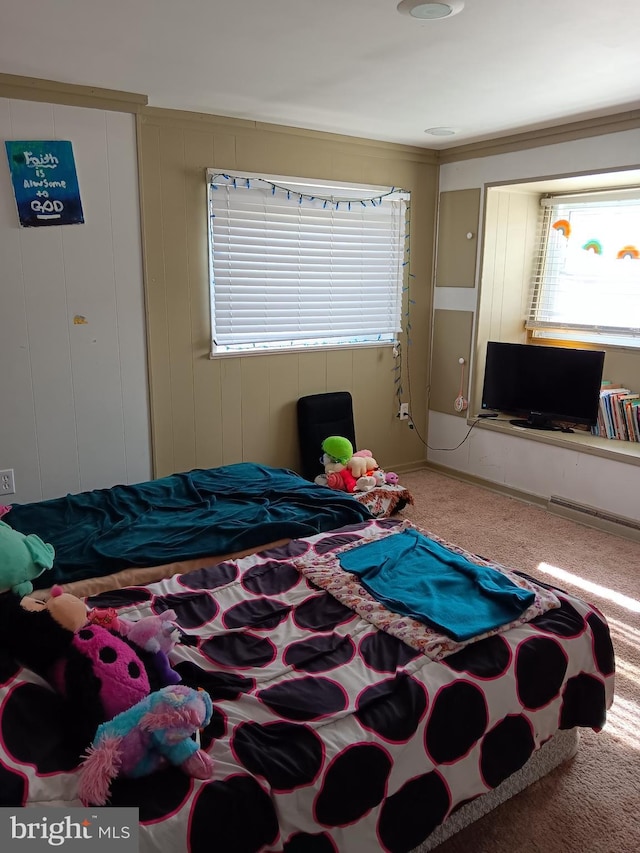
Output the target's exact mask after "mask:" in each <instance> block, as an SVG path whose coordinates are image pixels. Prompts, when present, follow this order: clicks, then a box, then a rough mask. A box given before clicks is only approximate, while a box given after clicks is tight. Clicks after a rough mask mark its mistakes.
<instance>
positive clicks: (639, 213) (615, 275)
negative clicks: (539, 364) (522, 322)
mask: <svg viewBox="0 0 640 853" xmlns="http://www.w3.org/2000/svg"><path fill="white" fill-rule="evenodd" d="M541 205H542V208H541V217H540V239H539V242H538V246H539V251H538V256H537V259H536V266H535V272H534V277H533V282H532V297H531V304H530V312H529V317H528V320H527V323H526V325H527V328H528V329H532V330H534V335H538V336H545V337H556V338H564V339H568V340H575V341H595V342H598V343H601V344H606V343H609V344H620V345H627V346H640V192H639V191H638V189H634V190H632V191H625V190H621V191H615V192H614V191H611V192H601V193H590V194H588V195H576V196H557V197H555V198H543V199H542V200H541Z"/></svg>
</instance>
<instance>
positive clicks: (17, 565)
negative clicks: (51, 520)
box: [0, 521, 55, 596]
mask: <svg viewBox="0 0 640 853" xmlns="http://www.w3.org/2000/svg"><path fill="white" fill-rule="evenodd" d="M54 555H55V551H54V549H53V545H49V544H48V543H46V542H43V541H42V539H41V538H40V537H39V536H36V535H35V533H30V534H29V535H28V536H25V535H24V533H19V532H18V531H17V530H14V529H13V528H12V527H9V525H8V524H5V522H4V521H0V592H5V591H6V590H11V591H12V592H15V593H16V595H20V596H24V595H29V593H30V592H33V584H32V583H31V581H32V579H33V578H37V577H39V576H40V575H41V574H42V573H43V572H44V571H46V570H47V569H50V568H51V567H52V566H53V557H54Z"/></svg>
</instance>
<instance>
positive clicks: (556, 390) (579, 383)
mask: <svg viewBox="0 0 640 853" xmlns="http://www.w3.org/2000/svg"><path fill="white" fill-rule="evenodd" d="M604 355H605V354H604V352H602V351H600V350H587V349H575V348H567V347H546V346H537V345H533V344H510V343H503V342H501V341H489V343H488V344H487V359H486V363H485V368H484V386H483V389H482V409H483V411H491V410H493V411H497V412H503V413H505V414H513V415H519V416H520V417H518V418H516V419H514V420H512V421H511V423H512V424H514V425H516V426H522V427H530V428H532V429H559V430H563V431H564V432H571V431H572V430H571V427H570V426H568V424H584V425H586V426H593V425H594V424H595V423H596V422H597V420H598V404H599V400H600V387H601V383H602V369H603V366H604Z"/></svg>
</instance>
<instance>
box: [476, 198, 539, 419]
mask: <svg viewBox="0 0 640 853" xmlns="http://www.w3.org/2000/svg"><path fill="white" fill-rule="evenodd" d="M485 199H486V201H485V221H484V242H483V264H482V274H481V280H480V294H481V296H480V300H479V308H478V319H477V323H478V328H477V333H476V342H475V352H474V362H473V383H472V389H473V390H472V392H471V397H472V402H473V409H474V411H480V404H481V401H482V400H481V398H482V384H483V381H484V362H485V357H486V348H487V341H491V340H493V341H511V342H513V343H524V342H525V341H526V330H525V327H524V322H525V318H526V314H527V310H528V300H529V287H530V281H531V275H532V272H533V263H534V255H535V250H536V235H537V227H538V212H539V209H540V207H539V194H537V193H531V192H528V193H527V192H518V191H509V190H507V189H503V188H491V187H489V188H488V189H487V191H486V195H485Z"/></svg>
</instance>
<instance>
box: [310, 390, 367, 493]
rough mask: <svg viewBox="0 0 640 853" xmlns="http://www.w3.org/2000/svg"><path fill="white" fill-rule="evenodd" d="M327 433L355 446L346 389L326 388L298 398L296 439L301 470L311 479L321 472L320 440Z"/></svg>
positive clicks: (351, 416)
mask: <svg viewBox="0 0 640 853" xmlns="http://www.w3.org/2000/svg"><path fill="white" fill-rule="evenodd" d="M330 435H341V436H342V437H343V438H348V439H349V441H350V442H351V444H352V445H353V447H354V449H355V448H356V446H357V445H356V431H355V426H354V423H353V400H352V399H351V394H350V393H349V391H329V392H327V393H325V394H309V395H308V396H306V397H300V398H299V400H298V441H299V443H300V460H301V468H302V470H301V474H302V476H303V477H304V478H305V480H314V479H315V477H317V476H318V474H322V472H323V470H324V468H323V465H322V462H321V456H322V442H323V441H324V440H325V438H328V437H329V436H330Z"/></svg>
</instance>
